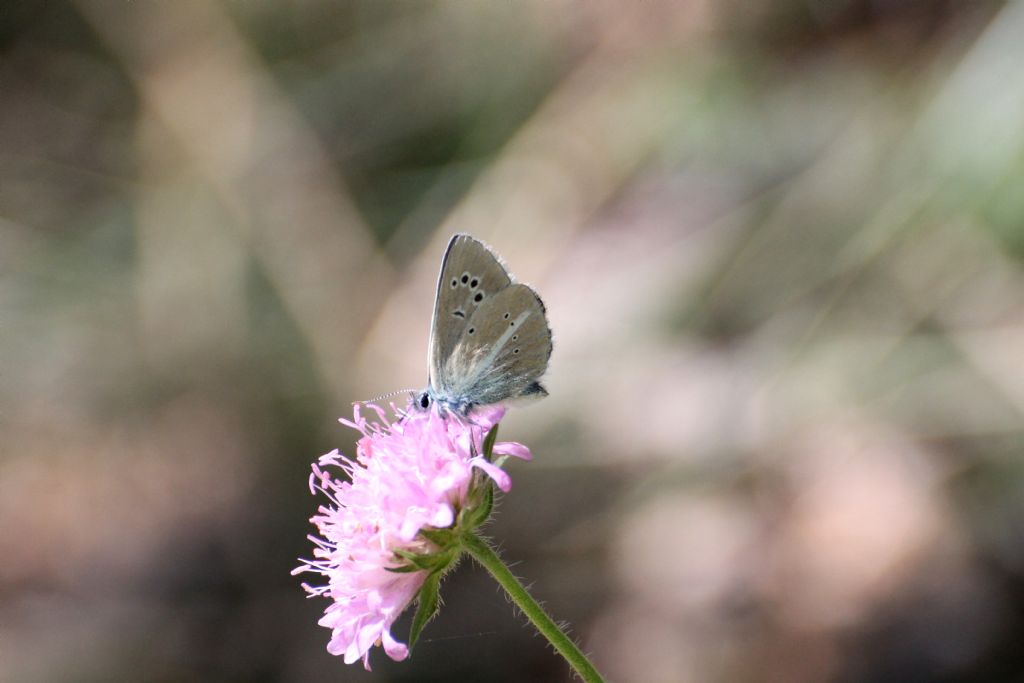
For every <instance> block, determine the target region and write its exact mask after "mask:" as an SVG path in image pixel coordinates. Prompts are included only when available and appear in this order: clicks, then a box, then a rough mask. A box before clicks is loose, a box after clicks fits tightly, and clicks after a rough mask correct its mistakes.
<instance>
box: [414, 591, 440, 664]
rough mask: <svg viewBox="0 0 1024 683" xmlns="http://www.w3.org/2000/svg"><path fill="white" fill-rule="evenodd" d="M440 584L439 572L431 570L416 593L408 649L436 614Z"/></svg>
mask: <svg viewBox="0 0 1024 683" xmlns="http://www.w3.org/2000/svg"><path fill="white" fill-rule="evenodd" d="M440 586H441V572H433V573H432V574H430V575H429V576H428V577H427V580H426V581H424V582H423V587H422V588H420V591H419V593H417V594H416V602H417V605H416V615H415V616H414V617H413V618H412V626H411V627H410V628H409V651H410V652H412V648H413V646H414V645H416V640H417V639H418V638H419V637H420V631H422V630H423V627H424V626H426V625H427V622H428V621H430V618H431V617H432V616H434V615H435V614H437V605H438V603H439V602H440V596H439V588H440Z"/></svg>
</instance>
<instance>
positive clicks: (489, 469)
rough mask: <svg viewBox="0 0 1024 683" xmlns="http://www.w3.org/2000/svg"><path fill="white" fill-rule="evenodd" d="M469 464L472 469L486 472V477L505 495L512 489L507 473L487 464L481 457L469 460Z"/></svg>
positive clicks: (492, 464) (491, 464)
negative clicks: (475, 468) (477, 468)
mask: <svg viewBox="0 0 1024 683" xmlns="http://www.w3.org/2000/svg"><path fill="white" fill-rule="evenodd" d="M470 463H471V464H472V465H473V467H479V468H480V469H482V470H483V471H484V472H486V473H487V476H489V477H490V478H491V479H493V480H494V483H495V484H497V485H498V488H499V489H501V490H502V491H504V492H505V493H508V492H509V489H511V488H512V477H510V476H508V473H507V472H506V471H505V470H503V469H501V468H500V467H498V466H497V465H495V464H494V463H490V462H487V461H486V460H484V459H483V458H481V457H476V458H473V459H472V460H470Z"/></svg>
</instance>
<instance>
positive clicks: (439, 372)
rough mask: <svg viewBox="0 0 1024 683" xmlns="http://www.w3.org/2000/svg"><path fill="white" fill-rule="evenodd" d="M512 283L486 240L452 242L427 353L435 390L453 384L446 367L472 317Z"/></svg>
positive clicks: (461, 237) (444, 262)
mask: <svg viewBox="0 0 1024 683" xmlns="http://www.w3.org/2000/svg"><path fill="white" fill-rule="evenodd" d="M511 283H512V279H511V278H510V277H509V275H508V272H507V271H506V270H505V267H504V266H502V265H501V262H500V261H498V257H497V256H495V255H494V252H492V251H491V250H490V249H488V248H487V247H486V246H485V245H484V244H483V243H482V242H479V241H477V240H475V239H473V238H472V237H470V236H469V235H463V234H459V235H455V236H454V237H452V239H451V241H450V242H448V248H447V249H446V250H445V252H444V259H443V260H442V261H441V274H440V275H439V276H438V280H437V296H436V298H435V299H434V317H433V321H432V322H431V325H430V348H429V352H428V356H427V367H428V368H429V370H430V387H431V389H433V390H434V391H435V392H439V393H447V390H448V389H449V388H450V386H451V384H452V378H451V376H450V374H449V373H448V372H447V371H446V367H448V365H449V360H450V358H451V355H452V351H453V350H454V349H455V346H456V344H457V343H458V340H459V339H460V338H462V336H463V334H464V333H465V331H466V330H467V329H468V327H469V320H470V318H472V317H473V315H475V313H476V311H477V310H478V309H479V307H480V306H481V305H482V304H483V303H485V302H487V301H489V300H490V299H491V298H492V297H493V296H494V295H495V294H497V293H498V292H500V291H501V290H503V289H505V288H506V287H508V286H509V285H510V284H511ZM474 334H475V332H474Z"/></svg>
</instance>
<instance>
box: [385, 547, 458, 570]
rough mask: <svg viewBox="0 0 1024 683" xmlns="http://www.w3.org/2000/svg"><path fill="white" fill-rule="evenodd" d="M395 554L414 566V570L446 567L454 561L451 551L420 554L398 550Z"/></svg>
mask: <svg viewBox="0 0 1024 683" xmlns="http://www.w3.org/2000/svg"><path fill="white" fill-rule="evenodd" d="M395 555H398V556H399V557H401V558H402V559H403V560H405V561H406V562H408V563H409V566H411V567H413V569H412V571H421V570H425V571H433V570H436V569H444V568H445V567H447V566H448V565H449V564H451V561H452V554H451V553H450V552H440V553H422V554H420V553H410V552H409V551H408V550H396V551H395Z"/></svg>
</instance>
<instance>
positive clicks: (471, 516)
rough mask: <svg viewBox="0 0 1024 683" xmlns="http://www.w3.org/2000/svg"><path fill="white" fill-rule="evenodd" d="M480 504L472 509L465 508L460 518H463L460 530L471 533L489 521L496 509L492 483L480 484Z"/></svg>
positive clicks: (484, 482)
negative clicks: (492, 511)
mask: <svg viewBox="0 0 1024 683" xmlns="http://www.w3.org/2000/svg"><path fill="white" fill-rule="evenodd" d="M479 491H480V494H479V498H480V502H478V503H477V504H476V505H474V506H472V507H468V508H465V509H464V510H463V511H462V512H461V513H460V514H459V516H460V517H461V518H462V519H461V520H460V523H459V528H460V529H462V530H463V531H469V530H472V529H475V528H477V527H478V526H480V525H481V524H483V523H484V522H486V521H487V518H488V517H490V516H491V510H493V509H494V485H493V484H491V482H490V481H482V482H481V483H480V484H479Z"/></svg>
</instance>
